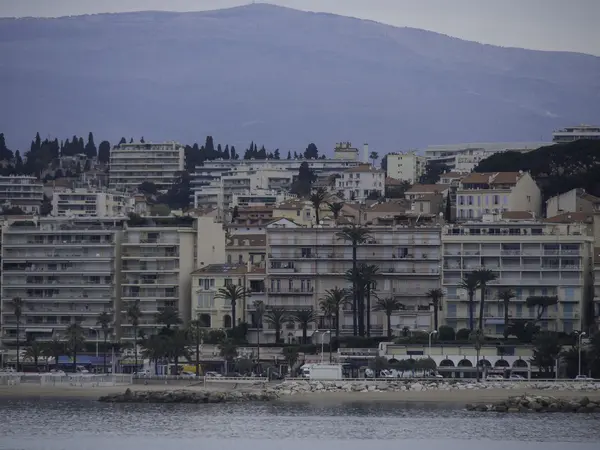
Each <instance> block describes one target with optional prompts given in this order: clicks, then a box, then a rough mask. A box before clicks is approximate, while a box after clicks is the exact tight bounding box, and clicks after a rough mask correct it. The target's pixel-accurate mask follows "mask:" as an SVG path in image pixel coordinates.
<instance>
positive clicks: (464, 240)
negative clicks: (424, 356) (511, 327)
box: [442, 220, 593, 336]
mask: <svg viewBox="0 0 600 450" xmlns="http://www.w3.org/2000/svg"><path fill="white" fill-rule="evenodd" d="M590 234H591V233H590V227H589V226H588V225H587V224H549V223H544V222H537V221H534V220H530V221H514V222H513V221H491V220H490V221H483V222H467V223H464V224H462V225H447V226H445V227H444V228H443V229H442V248H443V258H444V264H443V272H442V285H443V288H444V290H445V293H446V295H445V297H444V301H445V307H444V308H443V310H444V316H445V323H446V325H448V326H451V327H452V328H454V329H455V330H458V329H461V328H469V326H470V324H469V310H468V296H467V293H466V291H465V290H464V289H462V288H461V287H460V286H461V281H462V280H463V279H464V277H465V276H466V275H467V274H468V273H470V272H472V271H475V270H477V269H481V268H486V269H489V270H491V271H492V272H493V273H494V274H495V275H496V279H495V280H493V281H491V282H490V283H488V286H487V289H486V299H487V300H486V304H485V310H484V327H485V330H484V331H485V334H486V335H488V336H502V334H503V333H504V329H505V326H506V324H505V323H504V307H503V303H502V301H500V300H499V299H498V297H499V296H498V294H499V292H500V291H502V290H511V291H512V292H513V293H514V294H515V297H514V298H513V299H512V300H511V301H510V304H509V318H510V320H512V319H521V320H528V321H535V322H536V323H537V324H538V325H539V326H540V327H541V328H542V329H543V330H548V331H560V332H565V333H571V332H573V331H576V330H582V329H583V327H584V326H585V324H586V314H587V311H588V305H589V302H590V301H591V300H590V298H589V291H590V284H591V281H592V267H593V259H592V248H593V237H592V236H591V235H590ZM536 296H537V297H539V296H547V297H554V296H556V297H558V303H557V304H556V305H553V306H550V307H549V308H548V310H547V311H545V312H544V313H543V315H542V316H541V317H540V318H539V319H538V312H539V311H538V310H537V308H535V307H528V306H527V304H526V301H527V298H528V297H536ZM479 298H480V292H479V291H478V292H476V295H475V311H473V316H474V318H475V319H476V318H477V317H478V315H479V314H478V311H479V309H478V307H479Z"/></svg>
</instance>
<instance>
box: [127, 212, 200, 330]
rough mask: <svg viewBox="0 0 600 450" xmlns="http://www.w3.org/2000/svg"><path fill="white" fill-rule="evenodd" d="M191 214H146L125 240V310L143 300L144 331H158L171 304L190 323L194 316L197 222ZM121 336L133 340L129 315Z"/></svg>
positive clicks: (141, 323) (128, 230)
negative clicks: (159, 315) (158, 318)
mask: <svg viewBox="0 0 600 450" xmlns="http://www.w3.org/2000/svg"><path fill="white" fill-rule="evenodd" d="M187 219H188V218H176V217H173V218H164V217H163V218H152V217H149V218H145V219H144V221H143V223H135V224H128V225H127V226H126V230H125V232H124V236H123V243H122V270H121V287H122V291H121V298H122V308H121V312H122V315H123V316H125V315H126V310H127V307H128V305H130V304H131V303H132V302H135V301H136V300H139V302H140V308H141V310H142V318H141V319H140V326H139V330H140V331H141V332H142V333H143V334H144V335H152V334H156V333H157V332H158V331H159V329H160V328H162V326H163V325H162V324H159V323H157V321H156V314H157V313H158V312H160V311H161V310H162V309H163V308H165V307H166V306H171V307H174V308H177V309H178V310H179V313H180V316H181V319H182V320H183V321H184V323H187V322H188V321H189V320H190V317H191V308H190V305H191V299H190V286H191V273H192V271H193V270H194V269H195V247H196V239H197V237H196V232H197V230H196V226H197V222H193V221H190V220H187ZM122 337H123V338H124V339H133V337H134V335H133V328H132V326H131V324H130V323H129V321H128V320H125V319H124V320H123V322H122Z"/></svg>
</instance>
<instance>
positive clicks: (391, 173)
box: [386, 152, 427, 184]
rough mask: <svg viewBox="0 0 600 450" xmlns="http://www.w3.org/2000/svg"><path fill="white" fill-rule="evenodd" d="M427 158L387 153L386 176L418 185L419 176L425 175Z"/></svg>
mask: <svg viewBox="0 0 600 450" xmlns="http://www.w3.org/2000/svg"><path fill="white" fill-rule="evenodd" d="M426 163H427V158H425V157H424V156H421V155H417V154H416V153H414V152H409V153H388V155H387V170H386V173H387V176H388V177H390V178H395V179H397V180H403V181H408V182H409V183H410V184H414V183H418V182H419V178H421V175H423V173H425V166H426Z"/></svg>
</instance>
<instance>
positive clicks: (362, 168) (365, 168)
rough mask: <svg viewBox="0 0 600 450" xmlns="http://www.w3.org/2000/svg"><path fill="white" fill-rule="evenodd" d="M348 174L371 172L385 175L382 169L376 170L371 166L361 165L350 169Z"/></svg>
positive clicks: (347, 170) (347, 171)
mask: <svg viewBox="0 0 600 450" xmlns="http://www.w3.org/2000/svg"><path fill="white" fill-rule="evenodd" d="M345 172H346V173H352V172H370V173H383V172H384V171H383V170H381V169H376V168H374V167H373V166H372V165H371V164H361V165H359V166H356V167H351V168H350V169H346V170H345Z"/></svg>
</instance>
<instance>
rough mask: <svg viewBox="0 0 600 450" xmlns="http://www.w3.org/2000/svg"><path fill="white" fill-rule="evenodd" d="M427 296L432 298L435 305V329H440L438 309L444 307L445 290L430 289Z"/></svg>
mask: <svg viewBox="0 0 600 450" xmlns="http://www.w3.org/2000/svg"><path fill="white" fill-rule="evenodd" d="M425 296H426V297H427V298H428V299H430V300H431V304H432V305H433V325H434V328H433V329H434V330H437V329H438V311H439V310H440V309H442V299H443V298H444V291H442V290H441V289H439V288H438V289H429V290H428V291H427V293H426V294H425Z"/></svg>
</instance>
